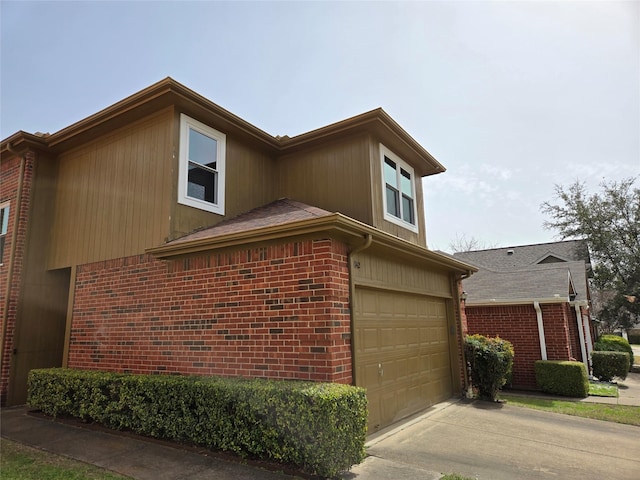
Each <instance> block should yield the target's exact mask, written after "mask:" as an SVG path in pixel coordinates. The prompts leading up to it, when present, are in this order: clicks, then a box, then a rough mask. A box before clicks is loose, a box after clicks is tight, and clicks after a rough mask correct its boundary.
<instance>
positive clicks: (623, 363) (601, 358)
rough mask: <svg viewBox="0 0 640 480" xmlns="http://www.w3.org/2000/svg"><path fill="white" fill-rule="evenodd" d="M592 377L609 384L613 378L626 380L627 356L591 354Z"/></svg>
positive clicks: (621, 354)
mask: <svg viewBox="0 0 640 480" xmlns="http://www.w3.org/2000/svg"><path fill="white" fill-rule="evenodd" d="M591 359H592V360H593V375H594V376H595V377H598V380H601V381H603V382H610V381H611V380H613V377H620V378H621V379H622V380H624V379H625V378H627V373H628V372H629V354H628V353H627V352H592V353H591Z"/></svg>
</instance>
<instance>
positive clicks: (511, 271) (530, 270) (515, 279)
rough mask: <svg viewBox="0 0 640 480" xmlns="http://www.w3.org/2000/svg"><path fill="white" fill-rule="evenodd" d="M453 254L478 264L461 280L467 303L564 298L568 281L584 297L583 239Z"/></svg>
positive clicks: (585, 259) (585, 252)
mask: <svg viewBox="0 0 640 480" xmlns="http://www.w3.org/2000/svg"><path fill="white" fill-rule="evenodd" d="M454 257H455V258H457V259H459V260H463V261H465V262H468V263H470V264H472V265H475V266H477V267H478V268H479V271H478V273H476V274H475V275H473V276H472V277H470V278H468V279H465V280H464V282H463V285H464V290H465V291H466V292H467V295H468V296H467V304H474V303H485V302H494V301H495V302H498V301H501V302H508V301H509V300H513V301H515V300H532V299H533V300H535V299H549V298H554V297H556V296H558V297H561V298H566V297H568V296H569V294H570V293H572V292H571V290H570V285H571V283H572V284H573V288H574V293H576V294H577V297H576V298H577V299H579V300H587V299H588V286H587V272H588V269H589V268H590V263H589V262H590V259H589V251H588V248H587V245H586V242H585V241H583V240H569V241H563V242H552V243H541V244H535V245H520V246H513V247H504V248H495V249H490V250H478V251H470V252H459V253H456V254H454ZM570 282H571V283H570Z"/></svg>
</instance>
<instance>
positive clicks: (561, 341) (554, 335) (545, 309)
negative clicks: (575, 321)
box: [540, 303, 572, 360]
mask: <svg viewBox="0 0 640 480" xmlns="http://www.w3.org/2000/svg"><path fill="white" fill-rule="evenodd" d="M540 308H541V310H542V323H543V325H544V338H545V342H546V344H547V360H570V359H571V358H572V356H571V340H570V336H569V321H568V318H567V313H568V308H567V304H562V303H554V304H549V305H540Z"/></svg>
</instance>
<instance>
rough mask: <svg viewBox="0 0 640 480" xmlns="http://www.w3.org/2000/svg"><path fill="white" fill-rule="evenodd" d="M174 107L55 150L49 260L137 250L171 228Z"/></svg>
mask: <svg viewBox="0 0 640 480" xmlns="http://www.w3.org/2000/svg"><path fill="white" fill-rule="evenodd" d="M171 115H172V109H165V110H163V111H161V112H159V113H158V114H155V115H153V116H151V117H147V118H146V119H144V120H141V121H139V122H137V123H134V124H132V125H130V126H128V127H125V128H122V129H120V130H117V131H116V132H114V133H112V134H110V135H107V136H104V137H101V138H99V139H97V140H95V141H93V142H91V143H89V144H86V145H84V146H82V147H80V148H78V149H75V150H72V151H70V152H66V153H63V154H61V155H60V156H59V158H58V188H57V192H56V198H55V213H54V222H53V228H52V232H51V244H50V255H49V268H52V269H55V268H63V267H68V266H71V265H76V264H82V263H88V262H93V261H98V260H103V259H108V258H117V257H124V256H128V255H133V254H137V253H141V252H143V251H144V249H145V248H148V247H151V246H154V245H158V244H160V243H162V242H163V241H164V239H165V238H166V237H167V236H168V233H169V215H170V205H171V202H172V201H173V195H172V192H173V185H172V184H171V179H172V173H171V172H172V170H173V168H174V160H173V152H172V150H173V149H172V133H173V129H172V122H171Z"/></svg>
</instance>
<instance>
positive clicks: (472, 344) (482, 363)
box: [464, 334, 514, 401]
mask: <svg viewBox="0 0 640 480" xmlns="http://www.w3.org/2000/svg"><path fill="white" fill-rule="evenodd" d="M464 342H465V354H466V358H467V362H468V363H469V367H470V370H471V383H472V385H473V386H474V387H476V388H477V389H478V395H479V396H480V398H484V399H487V400H493V401H496V400H498V393H499V391H500V389H501V388H502V387H503V386H504V385H505V383H507V379H508V378H509V376H510V375H511V370H512V367H513V355H514V354H513V345H511V343H510V342H509V341H507V340H503V339H501V338H500V337H495V338H490V337H485V336H483V335H477V334H476V335H468V336H466V337H465V339H464Z"/></svg>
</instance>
